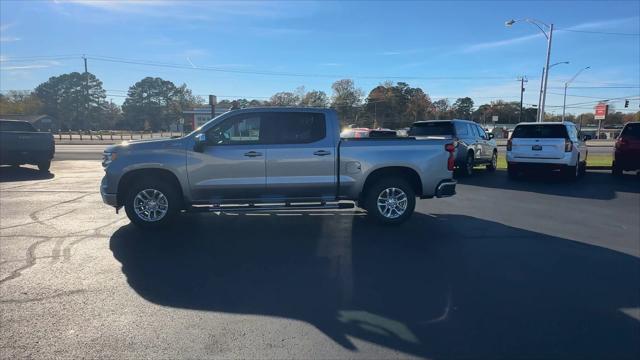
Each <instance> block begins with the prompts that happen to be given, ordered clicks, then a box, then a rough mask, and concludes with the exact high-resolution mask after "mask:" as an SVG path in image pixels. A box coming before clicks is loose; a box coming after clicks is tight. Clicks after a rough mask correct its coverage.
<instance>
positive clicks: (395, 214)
mask: <svg viewBox="0 0 640 360" xmlns="http://www.w3.org/2000/svg"><path fill="white" fill-rule="evenodd" d="M408 203H409V201H408V198H407V194H405V192H404V191H402V190H401V189H398V188H395V187H390V188H386V189H384V190H382V191H381V192H380V194H379V195H378V201H377V204H378V212H380V214H381V215H382V216H384V217H385V218H387V219H396V218H399V217H400V216H402V214H404V213H405V211H406V210H407V204H408Z"/></svg>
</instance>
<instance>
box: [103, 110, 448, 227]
mask: <svg viewBox="0 0 640 360" xmlns="http://www.w3.org/2000/svg"><path fill="white" fill-rule="evenodd" d="M339 133H340V128H339V122H338V118H337V116H336V113H335V111H333V110H329V109H310V108H251V109H242V110H235V111H230V112H227V113H225V114H222V115H220V116H218V117H216V118H215V119H213V120H211V121H209V122H208V123H206V124H205V125H203V126H202V127H200V128H198V129H197V130H195V131H194V132H192V133H191V134H189V135H186V136H184V137H182V138H178V139H164V140H150V141H138V142H130V143H122V144H119V145H113V146H110V147H108V148H107V149H106V150H105V151H104V154H103V161H102V166H103V167H104V169H105V176H104V178H103V179H102V184H101V187H100V190H101V194H102V199H103V201H104V202H105V203H106V204H108V205H111V206H114V207H116V211H117V210H118V209H119V208H121V207H122V206H124V208H125V211H126V213H127V216H128V217H129V219H131V221H132V222H133V223H134V224H136V225H139V226H142V227H159V226H162V225H164V224H166V223H169V222H170V221H171V219H172V218H174V217H175V216H176V214H178V213H179V212H182V211H219V212H246V211H280V210H290V209H298V210H307V209H336V208H353V207H355V206H356V205H357V206H360V207H363V208H364V209H366V210H367V213H368V215H369V216H370V217H373V218H374V219H375V220H377V221H379V222H382V223H386V224H399V223H401V222H403V221H405V220H406V219H407V218H409V217H410V216H411V214H412V213H413V210H414V207H415V202H416V197H420V198H432V197H446V196H452V195H454V194H455V187H456V182H455V180H452V170H453V166H454V158H453V154H454V150H455V148H454V145H453V144H452V143H451V141H450V140H437V139H436V140H429V141H418V140H415V139H413V138H386V137H383V138H363V139H342V140H341V139H340V136H339Z"/></svg>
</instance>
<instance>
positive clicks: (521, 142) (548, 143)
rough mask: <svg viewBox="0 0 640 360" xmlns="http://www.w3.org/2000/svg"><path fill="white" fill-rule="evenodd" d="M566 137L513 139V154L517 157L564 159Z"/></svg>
mask: <svg viewBox="0 0 640 360" xmlns="http://www.w3.org/2000/svg"><path fill="white" fill-rule="evenodd" d="M564 140H565V139H525V138H516V139H511V154H512V155H513V156H514V157H516V158H534V159H562V158H563V157H564V155H565V154H564Z"/></svg>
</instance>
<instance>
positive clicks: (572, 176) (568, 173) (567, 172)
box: [562, 156, 580, 181]
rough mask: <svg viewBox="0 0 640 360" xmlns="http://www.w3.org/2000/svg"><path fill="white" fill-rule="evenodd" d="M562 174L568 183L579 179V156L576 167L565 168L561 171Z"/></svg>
mask: <svg viewBox="0 0 640 360" xmlns="http://www.w3.org/2000/svg"><path fill="white" fill-rule="evenodd" d="M562 174H563V175H564V177H565V178H566V179H567V180H569V181H574V180H577V179H578V178H579V177H580V156H578V160H577V161H576V166H565V167H564V168H563V169H562Z"/></svg>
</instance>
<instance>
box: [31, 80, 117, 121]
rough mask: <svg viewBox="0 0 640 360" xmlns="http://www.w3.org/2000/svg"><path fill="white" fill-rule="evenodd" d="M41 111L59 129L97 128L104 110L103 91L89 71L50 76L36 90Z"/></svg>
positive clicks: (100, 82) (98, 81) (104, 93)
mask: <svg viewBox="0 0 640 360" xmlns="http://www.w3.org/2000/svg"><path fill="white" fill-rule="evenodd" d="M35 93H36V96H37V97H38V99H40V102H41V103H42V112H43V113H45V114H48V115H50V116H52V117H54V118H55V119H56V121H57V122H58V125H59V126H60V127H62V128H73V129H83V130H84V129H97V128H99V127H100V122H101V121H102V116H103V112H104V105H105V102H104V99H105V98H106V92H105V90H104V89H103V88H102V81H100V80H99V79H98V78H97V77H96V76H95V75H93V74H91V73H83V74H81V73H79V72H72V73H69V74H62V75H60V76H54V77H51V78H49V80H47V81H46V82H44V83H42V84H40V85H38V87H36V89H35Z"/></svg>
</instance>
